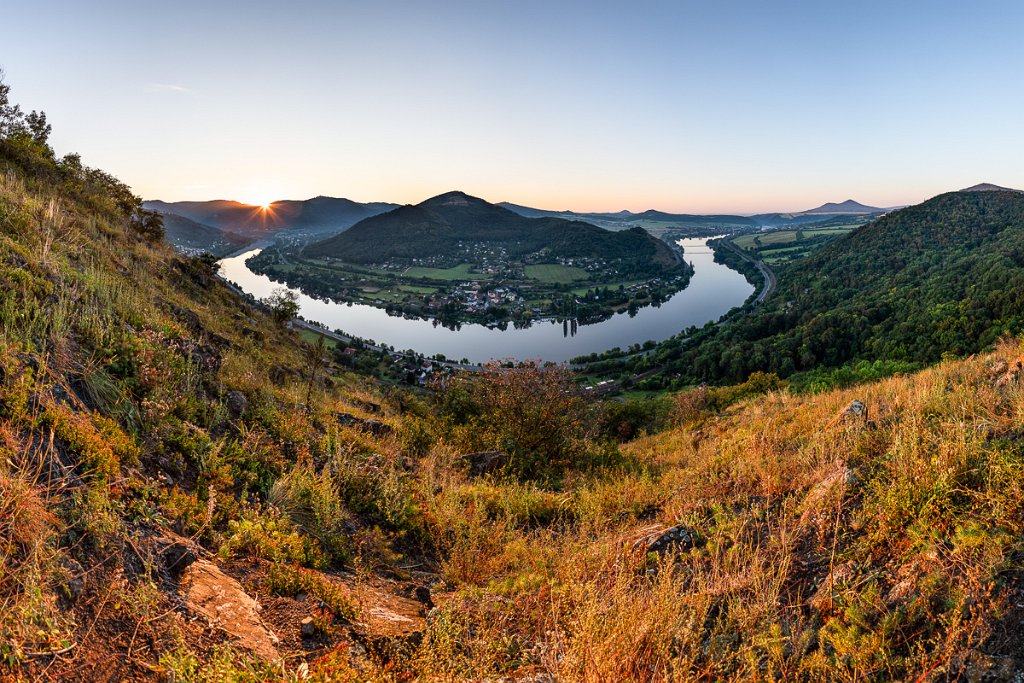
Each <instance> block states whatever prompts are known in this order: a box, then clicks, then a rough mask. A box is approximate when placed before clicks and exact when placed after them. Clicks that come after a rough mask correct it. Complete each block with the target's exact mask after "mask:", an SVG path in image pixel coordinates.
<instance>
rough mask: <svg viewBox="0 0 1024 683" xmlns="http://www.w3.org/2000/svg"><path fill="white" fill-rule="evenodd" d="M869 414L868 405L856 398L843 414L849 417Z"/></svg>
mask: <svg viewBox="0 0 1024 683" xmlns="http://www.w3.org/2000/svg"><path fill="white" fill-rule="evenodd" d="M867 414H868V407H867V406H866V405H864V404H863V403H862V402H860V401H857V400H854V401H853V402H852V403H850V405H848V406H846V408H844V409H843V415H845V416H848V417H865V416H867Z"/></svg>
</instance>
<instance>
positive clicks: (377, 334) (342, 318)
mask: <svg viewBox="0 0 1024 683" xmlns="http://www.w3.org/2000/svg"><path fill="white" fill-rule="evenodd" d="M706 243H707V240H706V239H703V238H701V239H689V240H683V241H682V246H683V249H684V253H685V255H686V259H687V261H688V262H690V263H691V265H693V267H694V274H693V277H692V278H691V280H690V284H689V286H688V287H687V288H686V289H684V290H682V291H680V292H678V293H676V294H675V295H674V296H672V297H670V298H668V299H667V300H666V301H663V302H661V303H660V304H659V305H657V306H649V307H646V308H643V309H640V310H639V311H637V312H636V314H635V315H633V316H630V315H629V313H628V312H625V313H619V314H616V315H613V316H612V317H611V318H610V319H608V320H605V321H603V322H600V323H597V324H593V325H579V324H575V325H574V324H572V323H571V322H570V321H568V320H563V321H538V322H534V323H533V324H532V325H531V326H530V327H525V328H516V327H515V326H514V325H509V326H508V327H507V329H504V330H502V329H499V328H498V327H487V326H483V325H476V324H463V325H456V326H454V329H448V328H445V327H444V326H442V325H440V324H439V323H438V322H436V321H428V320H422V319H410V318H406V317H403V316H401V315H389V314H388V313H387V312H386V311H385V310H383V309H380V308H375V307H371V306H365V305H360V304H339V303H336V302H333V301H329V300H325V299H318V298H315V297H311V296H309V295H307V294H305V293H303V292H301V291H300V290H293V291H295V292H296V294H297V296H298V301H299V305H300V315H301V316H302V317H303V318H305V319H306V320H311V321H317V322H319V323H322V324H323V325H324V326H325V327H327V328H328V329H331V330H342V331H343V332H344V334H346V335H351V336H353V337H360V338H363V339H373V340H376V342H377V343H378V344H381V345H386V346H388V347H392V348H394V349H398V350H404V349H409V350H413V349H414V350H415V352H416V353H418V354H421V355H423V356H426V357H431V356H435V355H437V354H443V355H444V356H445V357H447V358H456V359H463V358H466V359H469V360H470V361H472V363H471V364H473V365H480V364H482V363H484V362H487V361H490V360H500V361H503V360H509V359H520V360H527V359H534V360H536V359H540V360H542V361H553V362H566V361H569V360H570V359H572V358H576V357H579V356H586V355H589V354H591V353H601V352H604V351H607V350H608V349H612V348H615V347H618V348H622V349H627V348H629V347H630V346H631V345H634V344H637V345H642V344H644V343H645V342H647V341H652V342H659V341H662V340H664V339H668V338H670V337H673V336H675V335H677V334H679V332H681V331H683V330H686V329H688V328H689V327H691V326H696V327H701V326H703V325H704V324H706V323H708V322H714V321H716V320H718V319H719V318H721V317H722V316H723V315H725V314H726V313H728V312H729V311H730V310H732V309H733V308H736V307H738V306H741V305H742V304H743V303H744V302H745V301H746V300H747V299H748V298H749V296H750V295H751V294H752V293H753V291H754V286H753V285H751V284H750V283H749V282H748V281H747V279H746V278H745V277H744V276H743V275H742V274H741V273H739V272H738V271H736V270H733V269H732V268H730V267H728V266H727V265H724V264H721V263H716V262H715V260H714V255H713V253H712V251H711V249H710V248H708V247H707V244H706ZM257 251H258V250H257V249H252V250H249V251H246V252H243V253H241V254H238V255H236V256H235V257H233V258H228V259H223V260H221V261H220V263H219V265H220V272H221V275H222V276H224V277H225V279H227V280H229V281H231V282H234V283H235V284H236V285H238V286H239V287H240V289H241V290H242V291H244V292H246V293H248V294H250V295H252V296H253V297H255V298H257V299H260V298H264V297H266V296H268V295H269V294H270V293H271V292H273V291H274V290H275V289H279V288H280V287H282V286H283V285H282V284H281V283H278V282H274V281H272V280H271V279H270V278H268V277H266V276H264V275H260V274H258V273H254V272H253V271H252V270H250V269H249V268H248V267H247V266H246V264H245V260H246V258H248V257H249V256H252V255H254V254H255V253H256V252H257Z"/></svg>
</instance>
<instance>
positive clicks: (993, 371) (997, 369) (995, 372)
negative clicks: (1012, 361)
mask: <svg viewBox="0 0 1024 683" xmlns="http://www.w3.org/2000/svg"><path fill="white" fill-rule="evenodd" d="M1007 369H1009V366H1008V365H1007V364H1006V361H1005V360H997V361H996V362H994V363H992V364H991V365H990V366H988V373H989V374H990V375H992V377H998V376H999V375H1003V374H1005V373H1006V371H1007Z"/></svg>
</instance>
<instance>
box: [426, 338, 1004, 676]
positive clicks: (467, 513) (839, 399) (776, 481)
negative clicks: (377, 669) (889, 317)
mask: <svg viewBox="0 0 1024 683" xmlns="http://www.w3.org/2000/svg"><path fill="white" fill-rule="evenodd" d="M1020 352H1021V348H1020V347H1019V346H1018V344H1017V343H1015V342H1014V343H1009V342H1008V343H1005V344H1004V345H1003V346H1002V347H1001V348H1000V349H999V350H998V351H997V352H996V353H995V354H994V355H993V356H991V357H985V358H976V359H972V360H969V361H966V362H949V363H945V364H942V365H940V366H938V367H936V368H934V369H931V370H928V371H925V372H922V373H920V374H918V375H915V376H912V377H907V378H897V379H890V380H886V381H883V382H879V383H877V384H873V385H867V386H861V387H857V388H855V389H850V390H847V391H837V392H833V393H828V394H821V395H817V396H813V397H795V396H791V395H788V394H785V393H774V394H769V395H767V396H763V397H759V398H756V399H752V400H750V401H747V402H746V403H744V404H741V405H737V406H734V407H732V408H731V409H729V410H728V411H727V412H726V413H725V414H722V415H718V416H714V417H708V418H706V419H704V420H703V421H702V422H697V423H691V424H690V425H689V426H688V427H681V428H677V429H675V430H672V431H669V432H667V433H664V434H659V435H656V436H652V437H648V438H644V439H641V440H638V441H636V442H634V443H632V444H630V445H629V446H628V447H627V448H626V451H627V453H628V454H629V455H631V456H633V457H635V458H637V459H639V460H640V461H641V462H642V463H643V464H644V467H643V468H641V469H639V470H637V471H621V472H615V473H606V474H605V475H603V476H590V475H587V476H583V475H581V476H579V477H578V478H577V479H575V480H570V483H569V485H568V486H569V488H570V489H571V490H570V491H569V492H567V493H564V494H560V495H559V497H558V502H557V503H555V506H556V508H557V513H554V514H552V515H551V516H550V517H549V518H548V519H547V521H545V522H544V523H543V524H541V525H539V526H538V525H536V524H530V523H528V521H525V520H524V514H523V513H522V512H521V511H522V510H524V509H527V508H529V506H530V504H531V503H530V500H531V498H532V499H535V498H537V496H538V493H537V492H536V491H531V490H530V489H529V488H528V487H524V486H523V485H522V484H514V483H512V484H481V483H479V482H474V481H470V480H468V479H465V478H461V479H460V476H462V475H459V474H455V473H453V472H451V471H449V470H446V469H444V468H442V467H437V468H435V469H434V470H433V471H431V472H429V473H427V475H428V476H425V478H424V482H423V484H424V488H425V489H428V488H429V490H430V491H441V493H440V494H436V495H429V494H427V493H426V492H425V493H424V496H425V497H426V498H427V499H428V500H427V504H426V509H427V510H428V514H429V517H430V519H431V522H432V524H433V537H434V538H435V539H438V540H439V541H440V545H441V548H442V551H443V556H444V557H445V564H444V566H443V570H444V576H445V577H446V579H447V580H448V581H449V582H450V583H451V584H452V585H453V586H455V587H456V588H457V590H456V593H455V597H454V598H453V599H452V602H451V603H450V604H449V605H447V606H446V607H445V608H444V610H446V611H451V612H457V614H458V618H457V619H456V618H455V615H454V614H449V617H448V618H447V619H445V620H442V621H441V622H439V623H440V625H439V626H435V627H434V630H435V631H437V633H436V634H433V637H432V638H428V640H427V645H425V646H424V648H425V651H424V653H422V656H421V666H422V667H423V668H422V672H423V673H424V674H427V673H429V672H431V671H437V670H442V671H444V672H446V673H447V674H448V675H452V676H456V677H458V676H462V677H467V678H473V677H477V676H485V675H492V676H493V675H498V674H503V673H504V674H509V673H512V672H514V671H516V670H517V669H518V670H523V671H526V670H536V671H544V672H547V673H549V674H551V675H552V676H554V677H555V678H556V679H557V680H559V681H620V680H644V681H674V680H694V679H720V678H726V679H742V680H777V679H780V678H782V679H787V680H791V679H801V680H851V681H852V680H862V679H864V678H885V679H900V680H913V679H917V678H918V677H920V676H925V677H927V676H947V677H953V678H955V677H959V676H962V675H965V673H966V672H968V671H971V672H975V674H976V673H978V672H981V671H986V670H989V669H992V668H993V667H995V666H996V664H997V663H998V661H999V660H998V655H1000V654H1005V653H1006V649H1005V647H1002V649H1001V645H1000V643H999V642H998V640H997V638H996V636H997V635H998V634H999V628H998V625H997V623H998V620H999V619H1000V618H1001V615H1004V614H1006V611H1007V610H1008V609H1010V608H1011V606H1010V605H1009V604H1008V602H1007V597H1008V595H1009V592H1010V591H1011V590H1012V588H1013V587H1012V586H1010V585H1007V584H1006V583H1005V582H1006V581H1009V578H1008V577H1009V574H1008V571H1009V570H1010V569H1011V568H1012V559H1011V558H1013V557H1019V556H1020V553H1021V551H1022V548H1021V541H1020V538H1021V532H1022V528H1024V527H1022V521H1021V512H1022V510H1024V490H1022V487H1024V480H1022V479H1021V476H1020V475H1021V474H1022V469H1024V456H1022V448H1021V447H1020V445H1018V440H1019V438H1020V435H1021V434H1024V432H1022V431H1021V430H1022V429H1024V403H1022V401H1024V384H1022V383H1021V382H1011V383H1008V384H1007V385H1006V386H1002V387H999V386H996V383H995V381H994V379H995V378H994V377H993V376H992V374H991V373H990V371H989V367H990V365H991V364H992V363H994V362H995V361H996V360H998V359H1004V360H1007V361H1013V360H1016V358H1017V356H1018V355H1019V354H1020ZM854 399H857V400H861V401H863V402H864V403H865V404H867V406H868V410H869V414H868V417H867V418H866V419H862V418H856V417H847V416H843V415H841V411H842V410H843V409H844V408H845V407H846V406H847V405H849V404H850V402H851V401H853V400H854ZM533 504H534V505H536V503H533ZM652 511H653V515H654V516H653V519H651V518H649V515H651V514H652ZM652 522H653V523H661V524H663V525H673V524H677V523H684V524H687V525H688V526H691V527H692V528H694V529H695V530H697V532H698V534H699V536H700V537H701V538H702V539H703V542H702V543H701V544H700V545H699V547H697V548H695V549H693V550H690V551H687V552H683V553H681V554H678V555H675V556H671V557H667V558H660V559H659V558H656V557H655V556H654V555H651V556H650V557H646V556H637V555H636V554H635V553H632V552H631V551H630V543H629V541H630V540H632V539H633V538H635V537H636V536H637V534H638V533H639V531H640V530H642V529H643V528H645V527H647V526H648V525H650V524H651V523H652ZM452 641H455V642H457V643H458V646H455V645H453V644H452ZM496 643H504V645H503V646H502V647H501V648H499V649H500V650H501V653H499V654H495V652H494V651H493V650H494V648H495V647H496ZM468 653H471V654H472V656H469V654H468ZM442 654H443V656H442ZM442 660H443V665H442V664H441V661H442ZM438 667H439V669H438Z"/></svg>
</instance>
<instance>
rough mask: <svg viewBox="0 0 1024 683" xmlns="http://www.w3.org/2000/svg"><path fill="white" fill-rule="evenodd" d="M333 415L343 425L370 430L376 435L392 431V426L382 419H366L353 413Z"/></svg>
mask: <svg viewBox="0 0 1024 683" xmlns="http://www.w3.org/2000/svg"><path fill="white" fill-rule="evenodd" d="M332 415H333V416H334V419H335V420H337V421H338V424H340V425H341V426H342V427H357V428H359V429H362V430H363V431H365V432H370V433H371V434H373V435H374V436H383V435H384V434H389V433H390V432H391V426H390V425H386V424H384V423H383V422H381V421H380V420H364V419H363V418H361V417H356V416H355V415H353V414H352V413H332Z"/></svg>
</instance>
